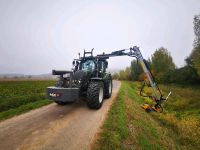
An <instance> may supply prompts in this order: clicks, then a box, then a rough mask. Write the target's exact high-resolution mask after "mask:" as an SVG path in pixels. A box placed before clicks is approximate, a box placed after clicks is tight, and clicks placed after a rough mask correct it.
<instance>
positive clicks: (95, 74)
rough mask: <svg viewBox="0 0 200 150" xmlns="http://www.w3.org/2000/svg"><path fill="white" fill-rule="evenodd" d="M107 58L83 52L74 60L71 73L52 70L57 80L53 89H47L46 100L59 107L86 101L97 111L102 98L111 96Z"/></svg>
mask: <svg viewBox="0 0 200 150" xmlns="http://www.w3.org/2000/svg"><path fill="white" fill-rule="evenodd" d="M108 58H109V57H102V56H98V55H97V56H95V57H94V56H93V49H92V50H91V52H85V51H84V54H83V57H80V54H79V59H74V61H73V69H72V71H57V70H53V71H52V74H53V75H59V80H58V81H57V83H56V84H55V86H53V87H47V98H48V99H51V100H54V101H55V102H56V103H57V104H59V105H65V104H67V103H71V102H75V101H76V100H79V99H86V101H87V105H88V107H89V108H92V109H99V108H100V107H101V106H102V104H103V100H104V98H110V97H111V95H112V86H113V85H112V76H111V74H110V73H107V72H106V68H107V67H108V62H107V59H108Z"/></svg>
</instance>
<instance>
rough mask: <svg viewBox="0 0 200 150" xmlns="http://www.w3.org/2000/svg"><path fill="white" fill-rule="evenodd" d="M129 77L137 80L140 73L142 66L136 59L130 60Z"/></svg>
mask: <svg viewBox="0 0 200 150" xmlns="http://www.w3.org/2000/svg"><path fill="white" fill-rule="evenodd" d="M130 70H131V79H132V80H134V81H138V80H139V76H140V74H141V73H142V68H141V66H140V65H139V64H138V63H137V61H136V60H133V61H131V67H130Z"/></svg>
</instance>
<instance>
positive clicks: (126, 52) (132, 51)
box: [97, 46, 171, 112]
mask: <svg viewBox="0 0 200 150" xmlns="http://www.w3.org/2000/svg"><path fill="white" fill-rule="evenodd" d="M115 56H130V57H135V58H136V59H137V60H138V62H139V63H140V65H141V67H142V69H143V71H144V73H145V75H146V77H147V79H148V81H149V83H150V86H151V87H152V89H153V92H154V95H155V96H149V97H150V98H151V99H153V100H154V101H155V102H156V105H155V106H154V107H152V108H153V109H154V110H155V111H159V112H161V111H162V106H161V103H162V100H166V99H167V98H168V97H169V95H170V94H171V92H170V93H169V94H168V96H167V98H166V99H165V98H163V95H162V93H161V91H160V89H159V87H158V85H157V84H156V82H155V79H154V77H153V75H152V73H151V71H150V69H149V67H148V66H147V64H146V63H145V60H144V58H143V56H142V54H141V52H140V50H139V47H137V46H134V47H131V48H129V49H122V50H118V51H114V52H112V53H110V54H104V53H103V54H102V55H97V57H100V58H102V57H103V58H109V57H115ZM144 84H145V83H144ZM143 88H144V85H143V86H142V89H141V91H140V95H141V96H144V95H143V94H142V90H143ZM142 107H143V108H144V109H145V110H147V111H150V110H151V107H150V106H149V105H146V104H145V105H143V106H142Z"/></svg>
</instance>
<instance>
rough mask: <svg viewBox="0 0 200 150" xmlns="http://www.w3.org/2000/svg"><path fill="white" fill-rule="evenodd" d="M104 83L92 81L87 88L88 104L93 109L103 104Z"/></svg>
mask: <svg viewBox="0 0 200 150" xmlns="http://www.w3.org/2000/svg"><path fill="white" fill-rule="evenodd" d="M103 98H104V85H103V82H101V81H99V82H97V81H92V82H91V83H90V84H89V86H88V90H87V105H88V107H89V108H92V109H99V108H101V106H102V104H103Z"/></svg>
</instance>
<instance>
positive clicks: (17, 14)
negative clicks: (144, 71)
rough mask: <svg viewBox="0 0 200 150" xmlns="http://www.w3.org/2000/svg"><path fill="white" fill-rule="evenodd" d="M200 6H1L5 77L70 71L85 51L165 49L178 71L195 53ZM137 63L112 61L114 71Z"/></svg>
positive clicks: (106, 2) (187, 1)
mask: <svg viewBox="0 0 200 150" xmlns="http://www.w3.org/2000/svg"><path fill="white" fill-rule="evenodd" d="M197 14H200V0H171V1H170V0H0V74H4V73H22V74H43V73H50V72H51V70H52V69H58V70H59V69H60V70H70V69H71V68H72V61H73V59H74V58H77V57H78V53H79V52H80V53H81V54H83V50H84V49H85V50H86V51H90V50H91V49H92V48H94V54H101V53H102V52H105V53H110V52H112V51H115V50H120V49H124V48H130V47H132V46H135V45H136V46H139V47H140V50H141V52H142V54H143V57H144V58H146V59H148V58H150V57H151V55H152V54H153V53H154V51H155V50H156V49H158V48H160V47H165V48H166V49H167V50H168V51H169V52H170V54H171V56H172V57H173V60H174V62H175V64H176V66H177V67H181V66H184V64H185V62H184V59H185V58H186V57H187V56H189V54H190V53H191V51H192V45H193V40H194V31H193V17H194V15H197ZM131 60H133V58H129V57H117V58H110V59H109V69H110V70H118V69H123V68H125V67H126V66H130V63H131Z"/></svg>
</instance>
